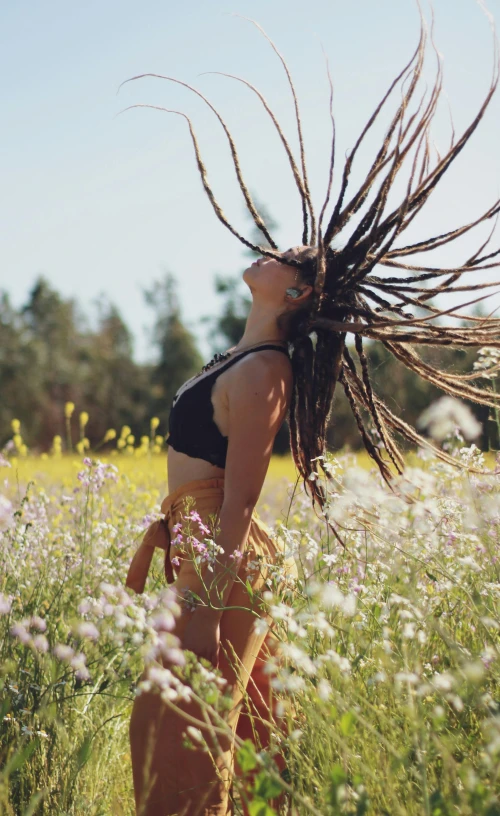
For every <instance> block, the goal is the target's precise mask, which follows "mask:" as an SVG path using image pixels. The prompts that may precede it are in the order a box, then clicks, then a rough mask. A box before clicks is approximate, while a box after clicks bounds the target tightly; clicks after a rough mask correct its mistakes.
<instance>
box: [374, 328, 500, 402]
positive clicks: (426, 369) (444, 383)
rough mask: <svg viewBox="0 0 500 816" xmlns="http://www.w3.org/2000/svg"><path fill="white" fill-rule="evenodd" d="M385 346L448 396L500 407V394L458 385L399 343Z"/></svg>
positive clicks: (387, 343)
mask: <svg viewBox="0 0 500 816" xmlns="http://www.w3.org/2000/svg"><path fill="white" fill-rule="evenodd" d="M384 346H385V347H386V348H387V349H388V350H389V351H390V352H391V353H392V354H393V355H394V357H396V359H397V360H400V362H402V363H403V365H405V366H406V368H408V369H410V371H413V372H414V373H415V374H418V375H419V376H420V377H421V378H422V379H424V380H427V382H430V383H432V385H435V386H437V387H438V388H440V389H441V390H442V391H445V392H446V393H447V394H451V395H452V396H455V397H461V398H463V399H468V400H471V402H476V403H479V404H480V405H487V406H488V407H490V408H497V409H498V407H499V406H500V394H496V393H495V392H494V391H487V390H486V389H484V388H476V387H475V386H471V385H466V384H459V383H456V382H455V381H454V380H453V378H452V377H450V376H448V375H447V374H446V372H443V371H439V370H438V369H436V368H434V367H433V366H430V365H428V364H426V363H425V362H424V361H423V360H422V359H421V358H420V357H419V356H418V355H417V354H416V353H415V352H414V351H410V349H407V348H405V347H401V346H400V344H399V343H391V342H390V341H386V342H385V343H384Z"/></svg>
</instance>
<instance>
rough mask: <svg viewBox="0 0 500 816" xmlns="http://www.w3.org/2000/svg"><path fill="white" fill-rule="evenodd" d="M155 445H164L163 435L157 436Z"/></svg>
mask: <svg viewBox="0 0 500 816" xmlns="http://www.w3.org/2000/svg"><path fill="white" fill-rule="evenodd" d="M155 445H160V447H161V445H163V436H155Z"/></svg>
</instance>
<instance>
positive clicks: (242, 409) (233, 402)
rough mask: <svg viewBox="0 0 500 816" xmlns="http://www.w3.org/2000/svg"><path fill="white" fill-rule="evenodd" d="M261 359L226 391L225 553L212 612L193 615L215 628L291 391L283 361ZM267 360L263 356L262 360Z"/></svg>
mask: <svg viewBox="0 0 500 816" xmlns="http://www.w3.org/2000/svg"><path fill="white" fill-rule="evenodd" d="M275 355H276V352H275V353H274V354H273V357H274V359H271V358H270V357H267V359H266V357H265V356H264V353H261V354H259V356H258V358H255V357H254V358H253V359H252V358H251V357H250V358H245V360H244V361H242V364H241V365H240V366H238V369H239V370H238V372H235V374H237V376H235V377H234V378H232V379H231V381H230V382H228V385H227V396H228V406H229V424H228V437H229V440H228V450H227V458H226V470H225V483H224V501H223V504H222V507H221V511H220V515H219V528H220V532H219V535H218V536H217V544H218V545H219V546H221V547H222V548H223V550H224V552H223V553H221V554H220V555H219V556H218V557H217V561H218V563H217V564H216V565H214V571H213V573H211V572H208V573H207V585H209V592H208V597H205V598H203V600H204V601H205V602H207V601H209V605H210V606H214V607H216V608H217V609H208V608H207V607H206V606H204V607H201V608H199V609H198V610H197V612H198V613H199V615H200V616H203V617H204V618H207V619H210V620H211V621H213V622H214V623H216V624H217V623H218V622H219V620H220V617H221V615H222V610H221V607H223V606H225V605H226V603H227V599H228V597H229V594H230V592H231V588H232V586H233V583H234V580H235V578H236V574H237V572H238V562H237V559H234V558H231V555H232V554H233V553H234V551H235V550H239V551H240V552H241V551H243V550H244V549H245V546H246V540H247V536H248V532H249V529H250V522H251V516H252V511H253V509H254V507H255V505H256V503H257V500H258V498H259V495H260V492H261V489H262V485H263V483H264V479H265V477H266V473H267V469H268V466H269V460H270V458H271V454H272V448H273V442H274V438H275V436H276V433H277V431H278V430H279V428H280V426H281V423H282V422H283V419H284V417H285V413H286V409H287V404H288V398H289V393H290V389H291V379H292V373H291V367H290V364H289V362H288V360H286V359H285V358H283V357H282V355H281V354H280V358H281V359H279V360H278V359H277V358H276V356H275ZM266 356H267V355H266Z"/></svg>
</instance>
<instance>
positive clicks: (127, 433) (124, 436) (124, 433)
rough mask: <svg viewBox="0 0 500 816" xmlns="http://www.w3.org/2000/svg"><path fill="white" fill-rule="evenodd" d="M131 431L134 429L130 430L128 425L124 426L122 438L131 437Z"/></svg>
mask: <svg viewBox="0 0 500 816" xmlns="http://www.w3.org/2000/svg"><path fill="white" fill-rule="evenodd" d="M131 430H132V429H131V428H129V426H128V425H124V426H123V428H122V431H121V434H120V436H121V438H122V439H126V438H127V436H128V435H129V433H130V432H131Z"/></svg>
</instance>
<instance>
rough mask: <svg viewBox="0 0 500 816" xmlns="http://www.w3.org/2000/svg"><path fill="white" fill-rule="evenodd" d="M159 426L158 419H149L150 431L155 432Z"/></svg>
mask: <svg viewBox="0 0 500 816" xmlns="http://www.w3.org/2000/svg"><path fill="white" fill-rule="evenodd" d="M159 424H160V420H159V419H158V417H153V418H152V419H151V430H152V431H156V429H157V427H158V425H159Z"/></svg>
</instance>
